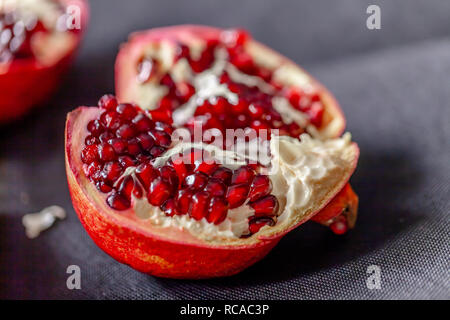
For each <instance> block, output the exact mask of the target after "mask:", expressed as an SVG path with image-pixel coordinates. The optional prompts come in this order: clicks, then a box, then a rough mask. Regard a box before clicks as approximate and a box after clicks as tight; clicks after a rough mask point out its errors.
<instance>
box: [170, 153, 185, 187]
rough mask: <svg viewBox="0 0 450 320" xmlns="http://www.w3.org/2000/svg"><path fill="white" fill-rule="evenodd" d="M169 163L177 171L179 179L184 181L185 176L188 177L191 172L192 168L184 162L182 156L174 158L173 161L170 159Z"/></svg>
mask: <svg viewBox="0 0 450 320" xmlns="http://www.w3.org/2000/svg"><path fill="white" fill-rule="evenodd" d="M169 163H170V165H171V166H172V167H173V168H174V169H175V171H176V172H177V175H178V179H179V181H184V178H186V176H187V175H188V173H189V169H190V168H189V167H188V165H186V164H185V163H183V159H182V158H181V157H180V158H176V159H173V161H170V162H169Z"/></svg>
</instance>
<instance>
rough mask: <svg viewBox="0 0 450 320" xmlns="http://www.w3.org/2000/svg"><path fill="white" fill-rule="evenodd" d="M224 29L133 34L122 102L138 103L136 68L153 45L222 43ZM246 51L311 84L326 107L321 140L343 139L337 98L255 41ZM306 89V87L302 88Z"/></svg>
mask: <svg viewBox="0 0 450 320" xmlns="http://www.w3.org/2000/svg"><path fill="white" fill-rule="evenodd" d="M222 31H223V29H219V28H214V27H209V26H200V25H178V26H170V27H162V28H155V29H151V30H147V31H140V32H135V33H132V34H131V36H130V37H129V40H128V42H127V43H125V44H123V45H122V47H121V48H120V51H119V54H118V55H117V59H116V66H115V74H116V80H115V81H116V95H117V97H118V99H119V100H120V101H132V102H136V103H137V102H138V101H136V99H137V97H136V94H135V92H136V88H137V86H138V85H139V83H138V82H137V81H136V66H137V64H138V61H139V60H140V59H141V58H142V54H143V52H145V49H146V48H147V47H148V46H149V45H151V44H152V43H158V42H160V41H161V40H166V41H173V42H174V43H175V42H181V43H191V42H192V41H193V40H194V41H195V40H199V39H200V40H215V39H219V37H220V33H221V32H222ZM246 50H247V52H248V53H250V54H251V55H252V56H253V57H254V58H255V59H257V60H266V61H276V65H277V66H278V67H281V66H288V67H289V68H290V69H292V71H294V72H297V73H298V74H300V75H302V78H305V79H307V80H308V85H310V86H312V87H313V88H315V89H316V90H317V91H318V92H319V94H320V96H321V99H322V101H323V103H324V107H325V112H324V121H323V125H322V126H321V127H320V128H318V133H319V135H320V137H321V138H324V139H326V138H334V137H338V136H340V135H341V134H342V133H343V131H344V129H345V124H346V123H345V117H344V115H343V113H342V110H341V108H340V106H339V104H338V102H337V101H336V99H335V98H334V96H333V95H332V94H331V93H330V92H329V91H328V90H327V89H326V88H325V87H324V86H323V85H322V84H320V83H319V82H318V81H317V80H315V79H314V78H313V77H312V76H311V75H310V74H308V73H307V72H306V71H305V70H304V69H303V68H301V67H300V66H298V65H297V64H295V63H294V62H293V61H292V60H290V59H288V58H286V57H284V56H282V55H281V54H280V53H278V52H276V51H274V50H272V49H270V48H268V47H267V46H265V45H263V44H261V43H260V42H257V41H255V40H253V39H251V40H250V42H249V43H248V44H246ZM299 85H302V86H303V85H304V83H302V84H299Z"/></svg>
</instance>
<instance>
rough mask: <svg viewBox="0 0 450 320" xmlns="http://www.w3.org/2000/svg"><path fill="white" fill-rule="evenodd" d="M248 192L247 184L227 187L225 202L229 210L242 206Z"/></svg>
mask: <svg viewBox="0 0 450 320" xmlns="http://www.w3.org/2000/svg"><path fill="white" fill-rule="evenodd" d="M248 192H249V186H248V185H247V184H244V183H243V184H236V185H232V186H230V187H228V191H227V201H228V203H229V204H230V208H231V209H233V208H237V207H239V206H241V205H243V204H244V202H245V200H247V195H248Z"/></svg>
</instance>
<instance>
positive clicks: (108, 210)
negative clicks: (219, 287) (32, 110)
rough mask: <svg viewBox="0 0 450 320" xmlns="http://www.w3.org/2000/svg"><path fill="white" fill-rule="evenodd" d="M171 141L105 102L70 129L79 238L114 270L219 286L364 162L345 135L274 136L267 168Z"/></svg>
mask: <svg viewBox="0 0 450 320" xmlns="http://www.w3.org/2000/svg"><path fill="white" fill-rule="evenodd" d="M173 130H174V128H173V127H172V126H171V125H170V124H167V123H163V122H160V121H155V120H154V119H152V114H151V112H149V111H145V110H143V109H141V108H140V107H138V106H137V105H135V104H129V103H120V104H119V103H118V102H117V100H116V98H114V97H113V96H110V95H107V96H105V97H103V98H102V99H100V101H99V106H98V107H80V108H78V109H76V110H75V111H73V112H71V113H70V114H69V115H68V119H67V124H66V169H67V176H68V182H69V188H70V193H71V196H72V201H73V204H74V207H75V210H76V211H77V213H78V215H79V218H80V220H81V222H82V223H83V225H84V227H85V228H86V230H87V231H88V233H89V234H90V235H91V237H92V238H93V239H94V241H95V242H96V243H97V244H98V245H99V246H100V247H101V248H102V249H104V250H105V251H106V252H108V253H109V254H110V255H111V256H113V257H114V258H116V259H117V260H119V261H121V262H124V263H127V264H129V265H130V266H132V267H133V268H135V269H137V270H139V271H142V272H146V273H150V274H152V275H156V276H161V277H172V278H208V277H218V276H226V275H231V274H235V273H237V272H239V271H241V270H243V269H244V268H246V267H248V266H249V265H251V264H253V263H255V262H256V261H258V260H259V259H261V258H262V257H264V256H265V255H266V254H267V253H268V252H269V251H270V250H271V249H272V248H273V246H275V245H276V244H277V243H278V241H279V240H280V239H281V237H282V236H284V235H285V234H286V233H287V232H288V231H290V230H292V229H293V228H295V227H296V226H298V225H300V224H301V223H303V222H305V221H307V220H309V219H310V218H311V217H313V216H314V215H315V214H316V213H317V212H319V211H320V210H321V209H322V208H324V207H325V206H326V205H327V203H328V202H329V201H330V200H331V199H333V197H334V196H335V195H336V194H337V193H338V192H339V191H340V190H342V189H343V188H344V186H345V185H346V181H347V180H348V179H349V177H350V176H351V174H352V172H353V170H354V168H355V166H356V162H357V158H358V154H359V150H358V147H357V146H356V144H355V143H352V142H351V141H350V136H349V135H348V134H346V135H345V136H344V137H343V138H337V139H330V140H326V141H321V140H319V139H313V138H311V137H310V136H309V135H307V134H304V135H302V136H301V139H300V140H299V139H296V138H292V137H289V136H275V135H272V136H271V139H270V148H269V151H270V152H269V154H270V159H269V162H265V163H263V162H256V163H254V162H252V161H251V159H250V158H248V157H247V156H246V155H245V154H241V153H240V152H239V151H230V150H223V149H220V148H218V147H217V146H215V145H212V144H208V143H203V142H200V143H199V142H194V141H190V140H186V141H174V140H173V139H172V136H175V135H174V134H171V133H175V132H176V131H175V132H174V131H173ZM266 142H267V140H266ZM155 149H156V150H157V152H153V150H155ZM293 173H294V174H293ZM327 219H328V217H327ZM339 230H340V229H339Z"/></svg>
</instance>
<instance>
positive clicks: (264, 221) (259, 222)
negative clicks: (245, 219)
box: [248, 217, 275, 234]
mask: <svg viewBox="0 0 450 320" xmlns="http://www.w3.org/2000/svg"><path fill="white" fill-rule="evenodd" d="M274 224H275V222H274V221H273V220H272V218H269V217H264V218H256V219H251V220H250V222H249V225H248V228H249V231H250V233H251V234H254V233H257V232H258V231H259V230H260V229H261V228H262V227H264V226H266V225H267V226H273V225H274Z"/></svg>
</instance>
